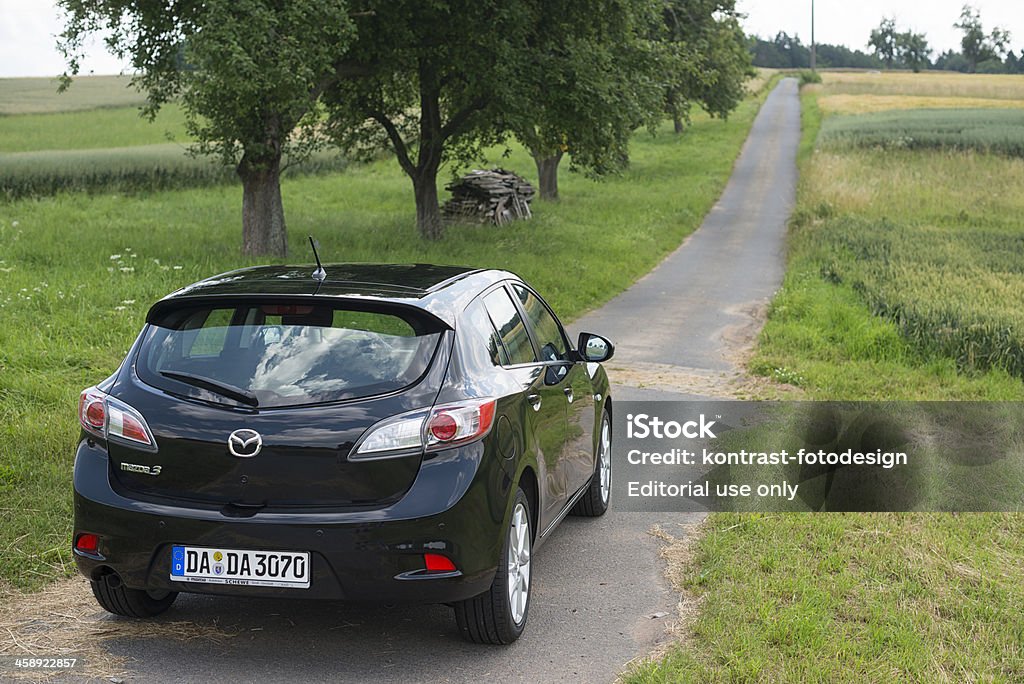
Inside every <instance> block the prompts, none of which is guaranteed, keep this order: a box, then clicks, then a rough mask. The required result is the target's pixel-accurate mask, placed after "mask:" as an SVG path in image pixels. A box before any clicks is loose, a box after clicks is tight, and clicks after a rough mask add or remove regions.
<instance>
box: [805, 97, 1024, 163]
mask: <svg viewBox="0 0 1024 684" xmlns="http://www.w3.org/2000/svg"><path fill="white" fill-rule="evenodd" d="M820 143H821V146H822V147H823V148H829V147H833V148H834V147H839V146H848V147H863V148H878V149H884V150H948V151H968V150H970V151H975V152H988V153H992V154H1003V155H1006V156H1010V157H1024V109H993V108H988V109H917V110H912V111H904V110H897V111H890V112H874V113H871V114H861V115H855V116H849V115H848V116H833V117H830V118H829V119H828V120H826V122H825V125H824V127H823V128H822V130H821V140H820Z"/></svg>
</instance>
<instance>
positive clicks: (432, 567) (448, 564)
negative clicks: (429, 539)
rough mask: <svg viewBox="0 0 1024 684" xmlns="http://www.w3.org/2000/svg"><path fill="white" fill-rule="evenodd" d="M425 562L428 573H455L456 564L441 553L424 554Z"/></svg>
mask: <svg viewBox="0 0 1024 684" xmlns="http://www.w3.org/2000/svg"><path fill="white" fill-rule="evenodd" d="M423 562H424V563H425V564H426V566H427V571H428V572H455V563H452V561H451V559H450V558H448V557H447V556H442V555H441V554H439V553H425V554H423Z"/></svg>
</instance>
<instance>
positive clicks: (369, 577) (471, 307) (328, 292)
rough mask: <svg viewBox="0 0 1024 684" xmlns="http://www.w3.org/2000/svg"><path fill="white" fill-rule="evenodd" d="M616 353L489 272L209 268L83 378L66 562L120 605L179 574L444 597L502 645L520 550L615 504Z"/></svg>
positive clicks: (392, 598)
mask: <svg viewBox="0 0 1024 684" xmlns="http://www.w3.org/2000/svg"><path fill="white" fill-rule="evenodd" d="M612 352H613V347H612V345H611V343H610V342H609V341H608V340H606V339H604V338H603V337H600V336H598V335H594V334H589V333H582V334H581V335H580V336H579V340H578V342H577V344H576V345H575V346H574V345H573V344H572V343H571V342H570V341H569V339H568V337H567V336H566V333H565V330H564V329H563V327H562V325H561V324H560V323H559V322H558V319H557V318H556V317H555V315H554V314H553V313H552V311H551V309H550V308H549V307H548V306H547V304H545V302H544V300H543V299H542V298H541V297H540V296H539V295H538V294H537V293H536V292H535V291H534V290H533V289H531V288H530V286H529V285H527V284H526V283H524V282H523V281H522V280H521V279H520V278H518V277H517V276H515V275H513V274H511V273H507V272H503V271H495V270H472V269H466V268H455V267H448V266H425V265H410V266H399V265H366V264H356V265H354V264H343V265H334V266H327V267H326V268H325V269H324V268H318V269H317V271H315V272H313V273H312V274H311V273H310V270H309V269H307V268H302V267H288V266H268V267H258V268H249V269H243V270H239V271H233V272H230V273H225V274H222V275H218V276H214V277H212V278H209V279H207V280H203V281H200V282H198V283H195V284H194V285H190V286H188V287H185V288H183V289H181V290H178V291H177V292H175V293H173V294H171V295H169V296H168V297H166V298H164V299H162V300H160V301H159V302H157V303H156V304H155V305H154V306H153V307H152V308H151V309H150V310H149V313H148V315H147V318H146V325H145V327H144V328H143V330H142V332H141V334H140V335H139V337H138V339H137V340H136V342H135V344H134V345H133V346H132V348H131V350H130V351H129V352H128V356H127V358H126V359H125V360H124V362H123V363H122V364H121V367H120V368H119V369H118V370H117V372H116V373H114V375H112V376H110V377H109V378H107V379H106V380H104V381H103V382H101V383H99V384H98V385H96V386H95V387H91V388H89V389H87V390H85V391H84V392H82V395H81V399H80V403H79V419H80V421H81V424H82V435H81V439H80V441H79V444H78V450H77V455H76V459H75V474H74V489H75V532H74V539H73V545H74V555H75V560H76V561H77V564H78V567H79V569H80V571H81V572H82V573H83V574H84V575H85V576H86V577H87V578H88V579H89V581H90V582H91V584H92V590H93V593H94V594H95V596H96V600H97V601H98V602H99V603H100V605H102V606H103V607H104V608H105V609H106V610H108V611H110V612H112V613H116V614H118V615H125V616H131V617H147V616H152V615H156V614H158V613H160V612H162V611H164V610H166V609H167V608H168V606H170V605H171V603H172V602H173V601H174V599H175V597H176V596H177V594H178V593H179V592H196V593H216V594H231V595H244V596H272V597H284V596H287V597H296V598H321V599H344V600H371V601H382V602H400V601H407V602H426V603H449V604H451V605H453V606H454V608H455V615H456V620H457V622H458V626H459V629H460V631H461V632H462V634H463V635H464V636H465V637H466V638H467V639H470V640H471V641H475V642H481V643H502V644H504V643H509V642H512V641H514V640H515V639H516V638H518V637H519V635H520V634H521V633H522V631H523V627H524V626H525V624H526V620H527V616H528V613H529V608H530V590H531V584H532V573H531V569H532V557H533V552H534V550H535V549H537V547H539V546H540V545H541V544H542V543H543V542H544V540H545V539H546V538H547V537H548V536H550V534H551V532H552V530H553V529H554V528H555V526H556V525H557V524H558V522H559V521H560V520H561V519H562V518H563V517H564V516H565V515H566V514H568V513H575V514H581V515H586V516H598V515H601V514H603V513H604V512H605V510H606V509H607V507H608V499H609V495H610V492H611V411H612V402H611V397H610V396H609V386H608V379H607V376H606V375H605V371H604V369H603V368H602V367H601V365H600V362H601V361H604V360H606V359H608V358H610V357H611V355H612Z"/></svg>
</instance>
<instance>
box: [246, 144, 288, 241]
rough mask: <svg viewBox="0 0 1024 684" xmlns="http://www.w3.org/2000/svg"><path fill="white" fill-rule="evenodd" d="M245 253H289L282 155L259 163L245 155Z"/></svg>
mask: <svg viewBox="0 0 1024 684" xmlns="http://www.w3.org/2000/svg"><path fill="white" fill-rule="evenodd" d="M238 175H239V176H240V177H241V179H242V253H243V254H247V255H251V256H276V257H283V256H287V255H288V233H287V231H286V230H285V225H284V205H283V204H282V203H281V158H280V157H272V158H269V159H261V160H259V161H258V162H257V161H252V160H249V159H247V158H246V157H243V158H242V162H241V163H240V164H239V165H238Z"/></svg>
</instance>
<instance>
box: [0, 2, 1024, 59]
mask: <svg viewBox="0 0 1024 684" xmlns="http://www.w3.org/2000/svg"><path fill="white" fill-rule="evenodd" d="M963 2H964V0H890V1H889V2H886V1H885V0H815V23H816V28H815V38H816V40H817V41H818V42H819V43H834V44H842V45H846V46H848V47H850V48H854V49H862V50H864V49H866V48H865V46H866V43H867V40H868V36H869V35H870V34H871V29H872V28H874V27H876V26H878V23H879V22H880V21H881V19H882V17H895V19H896V25H897V28H898V30H901V31H903V30H906V29H908V28H909V29H913V30H914V31H916V32H923V33H925V34H927V37H928V41H929V43H930V44H931V46H932V47H933V48H935V54H936V55H937V54H938V53H939V52H942V51H944V50H947V49H950V48H953V49H957V50H959V46H960V35H959V32H958V31H957V30H956V29H954V28H953V23H954V22H955V21H956V20H957V19H958V18H959V16H960V8H961V7H962V6H963ZM972 5H973V6H974V7H976V8H977V9H978V10H980V11H981V20H982V23H983V25H984V27H985V29H986V30H987V31H989V30H991V29H992V27H994V26H1000V27H1002V28H1004V29H1009V31H1010V33H1011V34H1012V36H1013V37H1012V40H1011V41H1010V46H1011V47H1012V48H1013V49H1014V50H1015V51H1017V52H1019V51H1020V50H1021V48H1022V47H1024V1H1022V0H972ZM737 7H738V9H739V10H740V12H743V13H744V14H746V15H747V18H746V19H744V20H743V24H744V28H745V29H746V31H747V32H748V33H756V34H758V35H760V36H762V37H764V38H771V37H773V36H774V35H775V34H776V33H778V32H779V31H785V32H786V33H788V34H790V35H799V36H800V39H801V40H802V41H803V42H804V43H808V44H809V43H810V39H811V16H810V15H811V11H810V9H811V0H737ZM62 26H63V22H62V20H61V15H60V13H59V11H58V10H57V9H56V3H55V2H53V1H52V0H0V77H4V78H6V77H11V76H56V75H58V74H60V73H63V71H64V61H63V57H62V56H61V54H60V52H58V51H57V48H56V45H55V42H56V38H55V36H56V35H57V34H58V33H60V31H61V28H62ZM125 66H126V65H124V64H121V63H120V62H118V60H116V59H115V58H114V57H112V56H110V55H109V54H107V53H106V52H105V50H104V47H103V45H102V43H101V42H100V41H93V42H92V43H91V44H90V45H89V47H88V50H87V52H86V58H85V59H84V60H83V61H82V70H81V73H83V74H88V73H96V74H116V73H120V72H121V71H122V70H123V69H124V68H125Z"/></svg>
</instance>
